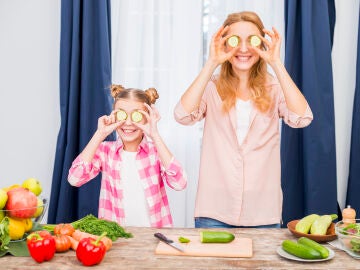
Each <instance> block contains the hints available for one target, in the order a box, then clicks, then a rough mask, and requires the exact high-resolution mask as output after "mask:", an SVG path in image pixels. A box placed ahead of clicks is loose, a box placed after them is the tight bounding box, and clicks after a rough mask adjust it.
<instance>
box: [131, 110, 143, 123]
mask: <svg viewBox="0 0 360 270" xmlns="http://www.w3.org/2000/svg"><path fill="white" fill-rule="evenodd" d="M142 119H143V116H142V114H141V112H138V111H134V112H132V113H131V120H133V121H134V122H136V123H139V122H140V121H141V120H142Z"/></svg>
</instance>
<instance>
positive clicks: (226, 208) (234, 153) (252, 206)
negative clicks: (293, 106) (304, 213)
mask: <svg viewBox="0 0 360 270" xmlns="http://www.w3.org/2000/svg"><path fill="white" fill-rule="evenodd" d="M212 80H215V77H214V76H213V77H212ZM212 80H210V81H209V83H208V85H207V87H206V89H205V92H204V94H203V97H202V100H201V103H200V106H199V108H198V110H196V111H194V112H191V113H188V112H186V111H185V109H184V108H183V106H182V104H181V101H180V102H179V103H178V104H177V105H176V107H175V111H174V115H175V119H176V120H177V121H178V122H179V123H181V124H184V125H191V124H193V123H195V122H196V121H199V120H201V119H203V118H205V124H204V134H203V139H202V149H201V161H200V175H199V183H198V190H197V197H196V203H195V217H209V218H213V219H217V220H220V221H222V222H225V223H228V224H232V225H237V226H256V225H265V224H275V223H279V222H280V221H281V214H282V190H281V176H280V175H281V167H280V134H279V119H280V118H283V120H284V122H285V123H286V124H288V125H289V126H291V127H294V128H300V127H305V126H307V125H309V124H310V122H311V121H312V119H313V115H312V112H311V110H310V107H309V106H307V109H306V112H305V114H304V116H302V117H301V116H299V115H296V114H295V113H294V112H291V111H290V110H289V109H288V107H287V105H286V103H285V99H284V95H283V92H282V89H281V87H280V84H279V82H278V81H277V80H276V79H275V78H271V77H270V76H269V79H268V84H267V90H268V93H269V95H270V96H271V97H272V100H273V101H274V103H273V106H272V107H271V109H270V110H269V111H268V112H266V113H261V112H259V111H258V110H256V108H255V107H254V106H252V111H251V113H250V124H249V130H248V133H247V135H246V136H245V138H244V140H243V142H242V144H241V145H239V144H238V140H237V137H236V109H235V108H232V109H231V110H230V111H229V113H223V112H222V100H221V98H220V96H219V94H218V92H217V90H216V86H215V83H214V81H212Z"/></svg>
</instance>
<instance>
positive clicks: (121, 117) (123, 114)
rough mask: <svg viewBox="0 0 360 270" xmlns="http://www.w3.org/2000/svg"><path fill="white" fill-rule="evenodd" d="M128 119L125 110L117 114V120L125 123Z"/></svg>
mask: <svg viewBox="0 0 360 270" xmlns="http://www.w3.org/2000/svg"><path fill="white" fill-rule="evenodd" d="M126 118H127V113H126V112H125V111H123V110H118V111H117V112H116V119H117V120H118V121H124V120H126Z"/></svg>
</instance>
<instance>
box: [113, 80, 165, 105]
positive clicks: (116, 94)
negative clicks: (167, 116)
mask: <svg viewBox="0 0 360 270" xmlns="http://www.w3.org/2000/svg"><path fill="white" fill-rule="evenodd" d="M110 90H111V96H112V97H113V98H114V106H115V104H116V102H117V101H118V100H119V99H131V100H136V101H140V102H145V103H147V104H148V105H151V104H155V102H156V100H157V99H158V98H159V94H158V92H157V91H156V89H155V88H149V89H147V90H145V91H143V90H140V89H136V88H124V87H123V86H122V85H120V84H112V85H111V87H110Z"/></svg>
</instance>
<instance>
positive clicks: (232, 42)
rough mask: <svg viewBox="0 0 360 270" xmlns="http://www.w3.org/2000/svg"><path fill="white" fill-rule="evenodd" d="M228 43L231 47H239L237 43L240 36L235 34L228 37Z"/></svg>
mask: <svg viewBox="0 0 360 270" xmlns="http://www.w3.org/2000/svg"><path fill="white" fill-rule="evenodd" d="M227 43H228V44H229V46H230V47H233V48H235V47H237V45H239V37H238V36H235V35H233V36H231V37H229V38H228V40H227Z"/></svg>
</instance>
